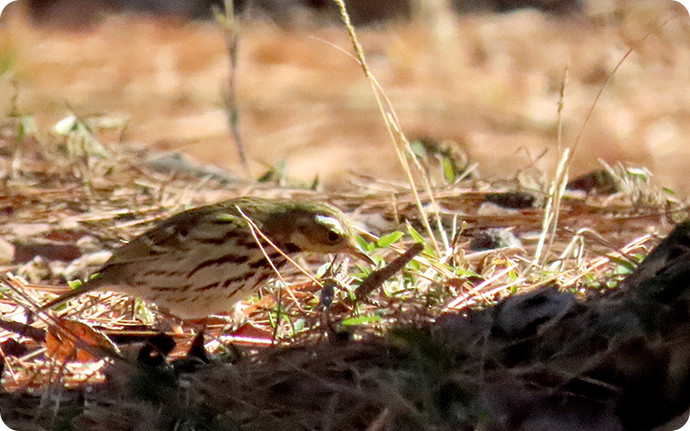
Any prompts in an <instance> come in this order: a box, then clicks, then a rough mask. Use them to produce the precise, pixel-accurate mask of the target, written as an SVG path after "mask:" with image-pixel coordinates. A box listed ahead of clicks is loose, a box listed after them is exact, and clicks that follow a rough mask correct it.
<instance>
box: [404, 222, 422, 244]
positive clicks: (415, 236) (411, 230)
mask: <svg viewBox="0 0 690 431" xmlns="http://www.w3.org/2000/svg"><path fill="white" fill-rule="evenodd" d="M407 233H409V234H410V236H411V237H412V239H413V240H414V242H421V243H422V244H426V241H424V237H423V236H422V235H421V234H420V233H419V232H417V229H415V228H413V227H412V225H411V224H410V223H409V222H408V223H407Z"/></svg>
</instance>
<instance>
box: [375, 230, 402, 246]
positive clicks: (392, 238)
mask: <svg viewBox="0 0 690 431" xmlns="http://www.w3.org/2000/svg"><path fill="white" fill-rule="evenodd" d="M403 235H404V234H403V233H402V232H400V231H397V230H396V231H395V232H391V233H389V234H386V235H383V236H382V237H381V238H379V240H378V241H376V246H377V247H378V248H386V247H388V246H389V245H391V244H393V243H395V242H396V241H398V240H399V239H400V238H402V236H403Z"/></svg>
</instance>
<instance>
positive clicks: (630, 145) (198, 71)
mask: <svg viewBox="0 0 690 431" xmlns="http://www.w3.org/2000/svg"><path fill="white" fill-rule="evenodd" d="M218 3H219V2H217V1H212V0H194V1H191V0H185V1H182V0H148V1H143V0H142V1H139V0H52V1H49V0H33V1H28V0H21V1H16V2H14V3H12V4H10V6H8V8H7V9H6V10H5V12H4V13H3V15H2V17H1V18H0V110H2V111H1V112H3V115H7V114H8V113H9V112H10V111H11V110H12V109H15V110H16V109H19V110H20V111H21V112H22V113H27V114H32V115H33V116H34V118H35V120H36V123H37V125H38V126H39V130H42V131H49V130H50V129H51V128H52V127H53V126H54V125H55V123H56V122H57V121H59V120H60V119H61V118H64V117H65V116H67V115H69V113H70V112H74V113H76V114H77V115H79V116H91V115H95V114H97V115H102V116H103V118H106V119H108V121H111V122H113V123H118V124H120V125H122V126H121V127H120V128H119V129H118V130H119V133H117V134H113V135H112V136H108V137H106V138H104V144H105V145H107V146H114V145H122V144H125V145H129V146H133V147H137V148H138V147H145V148H151V149H156V150H162V151H169V152H182V153H185V154H188V155H190V156H192V157H193V158H194V159H196V160H198V161H200V162H203V163H211V164H214V165H217V166H220V167H223V168H226V169H230V170H233V171H237V172H241V171H242V169H241V166H240V163H239V159H238V155H237V151H236V149H235V147H234V145H233V139H232V135H231V134H230V132H229V128H228V121H227V116H226V109H225V108H226V106H225V99H226V97H225V96H226V94H227V89H228V76H229V71H230V61H229V56H228V51H227V45H226V42H225V39H224V33H223V28H222V27H221V26H220V25H219V24H218V23H217V22H216V21H215V20H214V18H213V14H212V12H211V10H212V8H213V7H220V6H222V5H220V4H218ZM346 3H347V5H348V8H349V10H350V13H351V16H352V18H353V21H354V23H355V25H356V26H357V30H358V35H359V38H360V41H361V43H362V45H363V47H364V49H365V52H366V55H367V58H368V61H369V65H370V67H371V69H372V71H373V73H374V75H375V77H376V78H377V80H378V81H379V83H380V84H381V86H382V87H383V89H384V90H385V93H386V95H387V96H388V97H389V98H390V100H391V103H392V105H393V106H394V108H395V109H396V111H397V114H398V116H399V118H400V122H401V124H402V127H403V130H404V132H405V133H406V135H407V136H408V138H409V139H410V140H414V139H420V138H421V139H423V140H424V142H427V143H429V142H431V143H433V145H431V146H427V150H429V151H435V150H438V151H441V152H445V153H446V154H451V155H452V157H453V159H454V160H457V161H458V163H477V168H476V171H475V176H476V177H477V178H483V179H487V180H492V179H498V178H501V179H510V178H515V177H516V176H522V175H536V176H540V177H542V178H549V177H550V176H551V175H553V172H554V170H555V166H556V160H557V158H558V156H559V154H560V151H561V149H562V148H564V147H567V146H572V145H573V144H574V143H575V141H576V139H577V137H578V136H580V134H581V137H580V143H579V145H578V147H577V148H576V151H575V156H574V161H573V165H572V169H571V177H573V176H576V175H579V174H582V173H586V172H589V171H592V170H595V169H599V168H601V164H600V162H599V160H604V161H605V162H607V163H610V164H614V163H617V162H622V163H625V164H626V165H630V166H643V167H646V168H648V169H649V170H650V171H651V172H652V173H653V175H654V181H655V182H656V183H657V184H659V185H661V186H665V187H669V188H671V189H672V190H674V191H676V192H678V194H679V195H681V196H685V195H687V194H688V192H690V180H689V179H688V165H689V164H690V145H688V144H687V140H688V138H687V137H688V135H689V134H690V20H689V18H688V15H687V12H685V10H684V8H683V7H682V6H680V5H679V4H677V3H675V2H672V1H665V0H637V1H634V2H632V1H628V0H580V1H578V0H434V1H432V0H429V1H426V2H413V1H410V2H407V1H405V0H387V1H376V0H352V1H346ZM235 5H236V12H237V13H238V16H239V18H240V22H241V34H240V36H241V40H240V45H239V57H238V63H237V64H238V69H237V75H236V79H237V87H236V90H237V94H236V97H237V106H238V109H239V113H240V131H241V134H242V137H243V139H244V143H245V146H246V151H247V155H248V159H249V163H250V173H251V175H252V176H253V177H255V178H256V177H258V176H259V175H261V174H262V173H263V172H265V171H266V170H267V169H269V168H270V167H275V166H278V165H281V166H284V169H285V171H286V172H287V176H289V177H291V178H294V179H296V180H298V181H304V182H305V183H309V182H311V181H312V180H313V179H314V178H315V177H316V176H317V175H318V177H319V180H320V183H321V184H322V185H323V186H324V187H326V188H343V187H347V186H348V184H350V183H351V181H352V179H353V178H357V177H359V178H361V177H362V176H369V177H373V178H375V179H378V180H384V181H403V178H404V176H403V173H402V169H401V168H400V165H399V162H398V161H397V157H396V155H395V152H394V149H393V146H392V144H391V142H390V138H389V137H388V132H387V131H386V128H385V125H384V121H383V120H382V118H381V115H380V114H379V113H378V108H377V104H376V100H375V98H374V95H373V93H372V90H371V87H370V85H369V83H368V82H367V81H366V80H365V78H364V75H363V73H362V70H361V68H360V67H359V66H358V64H357V63H356V62H355V61H354V60H353V58H351V57H350V56H348V55H347V54H346V53H344V52H343V51H347V52H351V51H352V49H351V42H350V40H349V38H348V35H347V32H346V30H345V28H344V26H343V25H342V23H341V21H340V19H339V15H338V11H337V8H336V7H335V6H334V5H333V4H332V3H331V2H330V1H328V0H301V1H288V0H255V1H250V0H247V1H237V2H236V3H235ZM674 17H675V18H674ZM631 48H634V50H633V51H632V53H631V54H630V55H629V56H628V57H627V58H626V59H625V61H624V62H623V64H622V65H621V66H620V68H619V69H618V70H617V71H616V73H615V75H613V76H611V73H612V72H613V70H614V68H615V67H616V65H617V63H618V62H619V61H621V60H622V59H623V58H624V56H625V55H626V53H627V52H628V51H629V50H630V49H631ZM566 67H567V73H566ZM565 76H567V79H565V81H564V77H565ZM609 78H610V81H609V82H608V84H607V85H606V87H605V88H604V90H603V93H602V95H601V98H600V100H599V102H598V104H597V106H596V108H595V109H594V110H593V112H591V119H590V121H589V124H588V125H587V127H586V128H585V129H584V132H582V125H583V122H584V120H585V118H586V117H587V115H588V113H589V112H590V111H591V109H592V106H593V103H594V101H595V98H596V95H597V93H598V92H599V90H600V89H601V88H602V86H603V85H604V84H605V83H606V82H607V79H609ZM564 82H565V92H564V97H563V105H562V111H561V113H560V117H561V119H560V121H561V124H562V130H563V134H562V139H561V143H560V144H559V138H558V136H559V134H558V126H559V100H560V94H561V89H562V87H563V83H564ZM0 139H2V138H0ZM0 144H2V145H6V146H7V145H9V143H8V142H7V141H4V142H3V141H0ZM432 147H433V148H432ZM434 149H435V150H434ZM3 151H7V150H6V149H5V150H3Z"/></svg>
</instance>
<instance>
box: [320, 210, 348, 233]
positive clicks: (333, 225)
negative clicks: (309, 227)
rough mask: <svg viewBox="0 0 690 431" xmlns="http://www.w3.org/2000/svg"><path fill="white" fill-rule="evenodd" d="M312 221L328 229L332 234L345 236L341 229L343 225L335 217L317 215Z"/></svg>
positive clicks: (343, 230)
mask: <svg viewBox="0 0 690 431" xmlns="http://www.w3.org/2000/svg"><path fill="white" fill-rule="evenodd" d="M314 221H316V222H317V223H319V224H322V225H324V226H326V227H328V228H330V229H331V230H332V231H333V232H335V233H337V234H340V235H345V229H344V228H343V225H342V224H341V223H340V221H338V219H337V218H335V217H329V216H324V215H320V214H317V215H316V217H314Z"/></svg>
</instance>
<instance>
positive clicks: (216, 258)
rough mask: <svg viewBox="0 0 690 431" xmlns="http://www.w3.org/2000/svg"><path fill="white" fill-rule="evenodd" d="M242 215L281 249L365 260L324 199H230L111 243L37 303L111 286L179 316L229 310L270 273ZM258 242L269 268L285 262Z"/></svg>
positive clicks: (50, 304)
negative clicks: (83, 273) (108, 252)
mask: <svg viewBox="0 0 690 431" xmlns="http://www.w3.org/2000/svg"><path fill="white" fill-rule="evenodd" d="M238 208H239V210H238ZM240 211H241V212H240ZM243 214H244V216H246V217H247V218H249V219H250V220H251V221H252V222H253V223H255V224H256V226H257V227H258V228H259V229H260V230H261V232H262V233H263V234H264V235H266V237H268V238H269V239H270V240H271V241H272V242H273V243H274V244H275V245H276V246H277V247H278V248H280V249H281V250H282V251H283V252H285V253H286V254H287V255H294V254H297V253H300V252H314V253H349V254H351V255H354V256H357V257H361V258H364V259H367V257H366V255H365V254H363V253H362V252H360V251H359V250H358V248H357V246H356V245H355V236H354V232H353V229H352V227H351V226H350V223H349V222H348V220H347V218H346V217H345V215H344V214H343V213H342V212H340V211H339V210H338V209H336V208H334V207H332V206H330V205H327V204H324V203H317V202H305V201H296V200H287V199H263V198H239V199H231V200H228V201H224V202H220V203H217V204H213V205H206V206H202V207H198V208H193V209H190V210H187V211H184V212H181V213H179V214H177V215H174V216H172V217H171V218H169V219H167V220H164V221H162V222H161V223H159V224H158V225H157V226H155V227H154V228H152V229H150V230H148V231H146V232H145V233H143V234H142V235H140V236H138V237H136V238H135V239H134V240H132V241H131V242H129V243H128V244H126V245H124V246H123V247H121V248H119V249H117V250H115V251H114V252H113V255H112V257H111V258H110V259H109V260H108V261H107V262H106V263H105V264H104V266H103V267H102V268H101V269H100V270H99V271H98V274H99V275H98V276H97V277H96V278H93V279H91V280H89V281H87V282H85V283H84V284H82V285H81V286H80V287H78V288H77V289H74V290H73V291H71V292H68V293H66V294H64V295H62V296H60V297H58V298H56V299H54V300H52V301H49V302H48V303H47V304H45V305H44V306H42V307H41V310H46V309H49V308H51V307H53V306H55V305H57V304H60V303H63V302H65V301H67V300H69V299H71V298H74V297H76V296H78V295H81V294H82V293H85V292H90V291H93V290H112V291H117V292H123V293H126V294H129V295H132V296H137V297H141V298H143V299H145V300H148V301H152V302H155V303H156V304H157V305H158V306H160V307H161V308H162V309H165V310H167V311H168V312H170V313H171V314H173V315H175V316H177V317H179V318H182V319H197V318H204V317H207V316H208V315H210V314H214V313H221V312H226V311H230V309H231V307H232V306H233V305H234V304H236V303H237V302H238V301H241V300H243V299H245V298H246V297H248V296H250V295H251V294H252V293H253V292H254V291H255V290H256V289H257V288H258V286H259V285H260V284H261V283H262V282H263V281H265V280H266V279H268V278H270V277H273V276H274V275H275V271H274V270H273V268H272V267H271V266H270V264H269V263H268V261H267V260H266V258H265V256H264V253H263V252H262V250H261V247H260V246H259V245H258V244H257V241H256V239H255V238H254V236H252V233H251V230H250V227H249V225H248V223H247V220H246V219H245V218H244V216H243ZM259 238H260V237H259ZM261 242H262V245H263V248H264V251H265V252H266V254H267V255H268V256H269V258H270V259H271V261H272V262H273V264H274V265H275V266H276V267H277V268H280V267H281V266H283V265H284V264H285V263H286V259H285V258H284V257H283V256H281V255H280V253H278V251H276V250H275V249H274V248H273V247H272V246H270V245H269V244H268V243H265V241H263V240H261Z"/></svg>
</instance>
